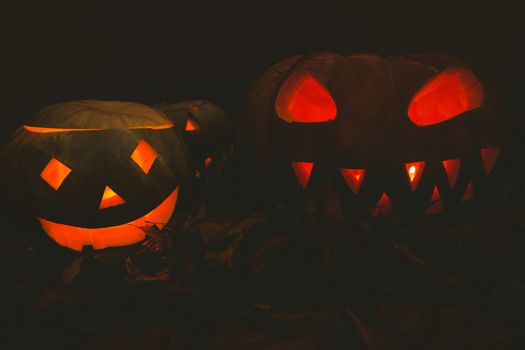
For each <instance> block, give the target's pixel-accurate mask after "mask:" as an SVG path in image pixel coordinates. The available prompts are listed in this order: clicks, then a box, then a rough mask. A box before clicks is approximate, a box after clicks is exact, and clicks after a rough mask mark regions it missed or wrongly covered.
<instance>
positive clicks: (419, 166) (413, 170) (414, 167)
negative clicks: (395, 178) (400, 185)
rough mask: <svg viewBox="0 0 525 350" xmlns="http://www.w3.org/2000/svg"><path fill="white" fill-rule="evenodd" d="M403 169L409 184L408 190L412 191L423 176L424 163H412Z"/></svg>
mask: <svg viewBox="0 0 525 350" xmlns="http://www.w3.org/2000/svg"><path fill="white" fill-rule="evenodd" d="M405 169H406V171H407V174H408V180H409V182H410V188H411V189H412V191H414V190H415V189H416V188H417V185H418V184H419V181H420V180H421V176H422V175H423V169H425V162H414V163H406V164H405Z"/></svg>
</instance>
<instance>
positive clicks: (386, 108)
mask: <svg viewBox="0 0 525 350" xmlns="http://www.w3.org/2000/svg"><path fill="white" fill-rule="evenodd" d="M504 91H505V89H504V87H503V86H502V85H501V84H500V83H499V82H497V81H493V80H490V79H488V78H485V77H482V76H480V75H478V74H477V73H475V72H474V70H473V69H472V68H471V67H469V66H468V65H467V64H466V63H465V62H464V61H462V60H461V59H458V58H455V57H451V56H448V55H445V54H440V53H428V54H426V53H424V54H413V55H407V56H400V57H387V58H384V57H380V56H377V55H372V54H354V55H339V54H335V53H331V52H323V53H314V54H310V55H305V56H294V57H291V58H288V59H285V60H283V61H281V62H279V63H278V64H276V65H275V66H273V67H271V68H270V69H268V70H267V71H266V72H265V73H264V74H263V75H262V77H261V78H260V79H259V80H258V81H257V83H256V84H255V85H254V87H253V89H252V91H251V93H250V96H249V99H248V105H247V110H246V114H245V120H244V124H245V135H246V144H247V146H248V148H249V154H250V156H251V157H252V159H253V160H254V161H255V162H254V167H255V168H256V169H259V170H263V171H262V172H261V173H262V174H263V175H264V176H265V177H266V178H265V180H264V181H266V182H268V179H270V178H273V179H274V180H276V181H278V182H281V183H285V184H286V183H288V182H289V181H290V180H292V178H295V180H292V181H295V182H296V183H298V184H299V185H300V186H301V187H303V188H304V189H306V190H308V191H311V192H312V193H313V197H314V200H315V198H316V196H317V197H319V196H318V194H319V191H320V189H322V188H327V187H330V188H332V189H335V192H336V193H337V194H338V195H337V197H338V198H339V199H340V200H339V202H340V204H341V206H342V208H343V209H344V210H345V211H347V212H348V213H349V214H351V215H353V214H355V215H358V216H363V215H370V214H371V215H372V216H377V215H382V214H388V213H391V212H394V211H395V212H396V213H397V214H400V215H406V216H412V215H418V214H421V213H426V214H433V213H438V212H441V211H442V210H443V209H445V208H454V207H456V206H458V205H459V204H460V203H462V202H465V201H467V200H469V199H471V198H473V197H474V196H475V195H477V194H480V193H483V192H484V189H486V188H490V187H491V186H492V185H493V184H494V183H495V181H497V180H496V179H497V178H498V176H502V174H503V173H504V172H505V171H504V170H503V169H504V168H505V167H504V164H505V163H506V159H507V157H506V152H505V151H506V148H508V137H506V135H509V123H508V122H507V118H508V117H509V114H510V113H509V107H508V104H507V103H506V102H505V96H506V94H505V93H504Z"/></svg>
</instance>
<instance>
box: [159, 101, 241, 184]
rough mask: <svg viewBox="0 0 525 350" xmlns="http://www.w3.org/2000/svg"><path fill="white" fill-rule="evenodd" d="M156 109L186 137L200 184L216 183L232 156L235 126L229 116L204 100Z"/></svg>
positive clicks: (161, 106)
mask: <svg viewBox="0 0 525 350" xmlns="http://www.w3.org/2000/svg"><path fill="white" fill-rule="evenodd" d="M155 108H156V109H157V110H159V111H161V112H163V113H164V114H166V116H167V117H168V118H169V119H170V120H171V121H173V123H174V124H175V126H176V127H178V128H179V129H180V130H181V132H182V133H183V135H184V138H185V139H186V141H187V143H188V146H189V148H190V152H191V154H192V158H193V162H194V168H195V177H196V178H197V179H198V180H201V181H199V182H210V181H211V182H213V180H215V178H216V177H217V175H219V174H220V173H221V170H222V169H223V167H224V165H225V162H226V161H227V160H228V159H229V158H230V157H231V153H232V136H233V132H232V125H231V120H230V118H229V117H228V115H227V114H226V112H224V110H222V109H221V108H220V107H219V106H217V105H215V104H213V103H211V102H208V101H203V100H191V101H181V102H173V103H161V104H158V105H155Z"/></svg>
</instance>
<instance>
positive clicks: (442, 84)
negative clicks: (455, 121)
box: [408, 67, 484, 126]
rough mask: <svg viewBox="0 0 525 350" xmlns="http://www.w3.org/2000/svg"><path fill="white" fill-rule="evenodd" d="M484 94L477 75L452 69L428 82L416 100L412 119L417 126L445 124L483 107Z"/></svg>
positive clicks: (410, 106) (409, 113)
mask: <svg viewBox="0 0 525 350" xmlns="http://www.w3.org/2000/svg"><path fill="white" fill-rule="evenodd" d="M483 98H484V92H483V87H482V86H481V83H480V82H479V81H478V79H477V78H476V76H475V75H474V73H472V72H471V71H470V70H468V69H466V68H459V67H449V68H447V69H445V70H444V71H443V72H442V73H441V74H439V75H438V76H436V77H434V78H432V79H431V80H430V81H428V82H427V83H426V84H425V85H424V86H423V87H422V88H421V89H420V90H419V91H418V92H417V93H416V94H415V95H414V97H413V98H412V101H411V102H410V105H409V106H408V117H409V118H410V120H412V122H414V124H416V125H417V126H428V125H434V124H438V123H442V122H444V121H447V120H449V119H452V118H454V117H456V116H458V115H460V114H462V113H464V112H466V111H470V110H472V109H476V108H478V107H479V106H481V104H482V103H483Z"/></svg>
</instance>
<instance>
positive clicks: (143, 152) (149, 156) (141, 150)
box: [131, 140, 157, 174]
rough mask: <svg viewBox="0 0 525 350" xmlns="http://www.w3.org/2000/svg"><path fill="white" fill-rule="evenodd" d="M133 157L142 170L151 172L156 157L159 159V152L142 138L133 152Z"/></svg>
mask: <svg viewBox="0 0 525 350" xmlns="http://www.w3.org/2000/svg"><path fill="white" fill-rule="evenodd" d="M131 159H133V160H134V161H135V163H137V165H138V166H139V167H140V168H141V169H142V171H143V172H144V173H145V174H147V173H149V171H150V169H151V167H152V166H153V163H154V162H155V159H157V152H155V150H154V149H153V147H151V146H150V144H149V143H147V142H146V141H144V140H140V142H139V144H138V145H137V147H136V148H135V150H134V151H133V153H132V154H131Z"/></svg>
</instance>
